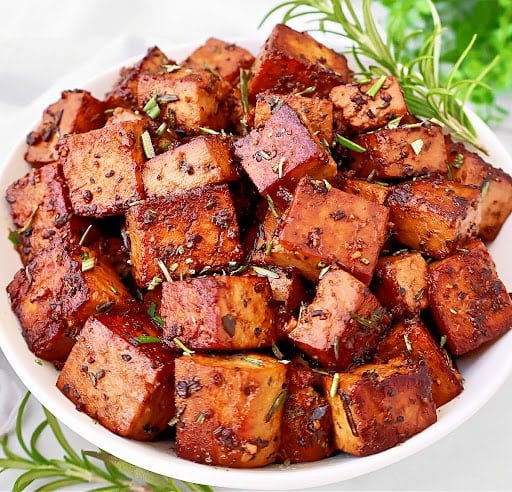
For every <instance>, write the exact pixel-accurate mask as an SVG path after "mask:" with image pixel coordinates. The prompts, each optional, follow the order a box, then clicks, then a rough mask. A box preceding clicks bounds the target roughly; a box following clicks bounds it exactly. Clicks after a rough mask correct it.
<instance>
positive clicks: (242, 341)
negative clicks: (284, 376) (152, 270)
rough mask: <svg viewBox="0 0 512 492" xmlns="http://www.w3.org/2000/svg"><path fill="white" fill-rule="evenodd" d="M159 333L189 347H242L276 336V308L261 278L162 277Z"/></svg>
mask: <svg viewBox="0 0 512 492" xmlns="http://www.w3.org/2000/svg"><path fill="white" fill-rule="evenodd" d="M160 312H161V316H162V318H163V320H164V322H165V325H164V328H163V336H164V338H165V340H166V341H167V343H169V345H171V346H175V343H174V340H175V338H178V339H179V340H180V341H181V342H182V343H184V344H185V345H186V346H187V347H189V348H190V349H193V350H196V349H197V350H243V349H256V348H259V347H269V346H271V345H272V343H274V342H275V341H276V338H277V337H276V321H275V317H276V310H275V306H274V305H273V303H272V290H271V288H270V284H269V281H268V279H267V278H265V277H258V276H256V275H250V276H230V275H217V276H212V277H200V278H194V279H187V280H182V281H174V282H165V283H164V284H163V287H162V304H161V308H160Z"/></svg>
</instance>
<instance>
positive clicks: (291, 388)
mask: <svg viewBox="0 0 512 492" xmlns="http://www.w3.org/2000/svg"><path fill="white" fill-rule="evenodd" d="M286 372H287V378H288V398H287V399H286V402H285V404H284V414H283V423H282V426H281V430H282V441H281V447H280V448H279V452H278V455H277V461H278V462H289V463H306V462H310V461H317V460H321V459H322V458H326V457H327V456H330V455H331V454H332V452H333V451H334V447H333V429H332V417H331V408H330V407H329V404H328V402H327V400H326V398H325V397H324V396H322V395H321V394H320V393H319V392H318V391H317V390H316V389H315V388H314V387H313V385H314V384H315V376H314V374H313V372H312V371H311V369H308V368H306V367H303V366H301V365H300V364H297V363H293V362H292V363H290V364H288V365H287V366H286Z"/></svg>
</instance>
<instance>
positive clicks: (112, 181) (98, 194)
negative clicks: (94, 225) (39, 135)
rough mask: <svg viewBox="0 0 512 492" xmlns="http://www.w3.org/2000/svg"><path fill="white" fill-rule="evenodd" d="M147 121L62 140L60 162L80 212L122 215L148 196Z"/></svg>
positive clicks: (99, 215) (116, 125)
mask: <svg viewBox="0 0 512 492" xmlns="http://www.w3.org/2000/svg"><path fill="white" fill-rule="evenodd" d="M145 129H146V126H145V123H144V121H125V122H121V123H116V124H113V125H108V126H106V127H104V128H100V129H98V130H93V131H90V132H87V133H82V134H77V135H70V136H68V137H65V138H63V139H62V140H61V141H60V142H59V154H60V162H61V164H62V169H63V172H64V177H65V179H66V182H67V184H68V187H69V196H70V200H71V204H72V206H73V210H74V211H75V213H77V214H78V215H83V216H88V217H103V216H105V215H122V214H123V213H124V212H126V210H127V209H128V208H129V206H130V204H131V203H132V202H136V201H138V200H141V199H143V198H144V197H145V194H144V187H143V184H142V172H141V168H142V165H143V163H144V161H145V157H144V151H143V148H142V142H141V136H142V133H143V132H144V131H145Z"/></svg>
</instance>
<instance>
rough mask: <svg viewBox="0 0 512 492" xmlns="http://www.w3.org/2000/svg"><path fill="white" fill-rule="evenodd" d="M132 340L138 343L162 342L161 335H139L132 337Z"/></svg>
mask: <svg viewBox="0 0 512 492" xmlns="http://www.w3.org/2000/svg"><path fill="white" fill-rule="evenodd" d="M131 341H132V342H135V343H136V344H137V345H145V344H148V343H160V342H161V339H160V337H155V336H153V335H139V336H138V337H133V338H131Z"/></svg>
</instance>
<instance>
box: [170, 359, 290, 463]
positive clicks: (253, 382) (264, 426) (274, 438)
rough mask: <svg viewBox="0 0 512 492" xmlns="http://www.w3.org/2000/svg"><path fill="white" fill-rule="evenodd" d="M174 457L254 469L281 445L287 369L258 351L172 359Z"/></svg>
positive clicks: (268, 459) (267, 460)
mask: <svg viewBox="0 0 512 492" xmlns="http://www.w3.org/2000/svg"><path fill="white" fill-rule="evenodd" d="M175 379H176V384H175V401H176V412H177V414H176V419H177V424H176V447H175V450H176V455H177V456H178V457H180V458H185V459H188V460H191V461H195V462H198V463H205V464H208V465H214V466H229V467H233V468H256V467H260V466H265V465H268V464H270V463H273V462H274V461H275V459H276V454H277V451H278V449H279V446H280V443H281V422H282V416H283V408H284V402H285V400H286V396H287V392H286V366H285V365H284V364H281V363H280V362H279V361H277V360H276V359H273V358H271V357H269V356H266V355H261V354H257V353H251V352H248V353H245V354H236V355H200V354H192V355H191V356H183V357H179V358H177V359H176V361H175Z"/></svg>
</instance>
